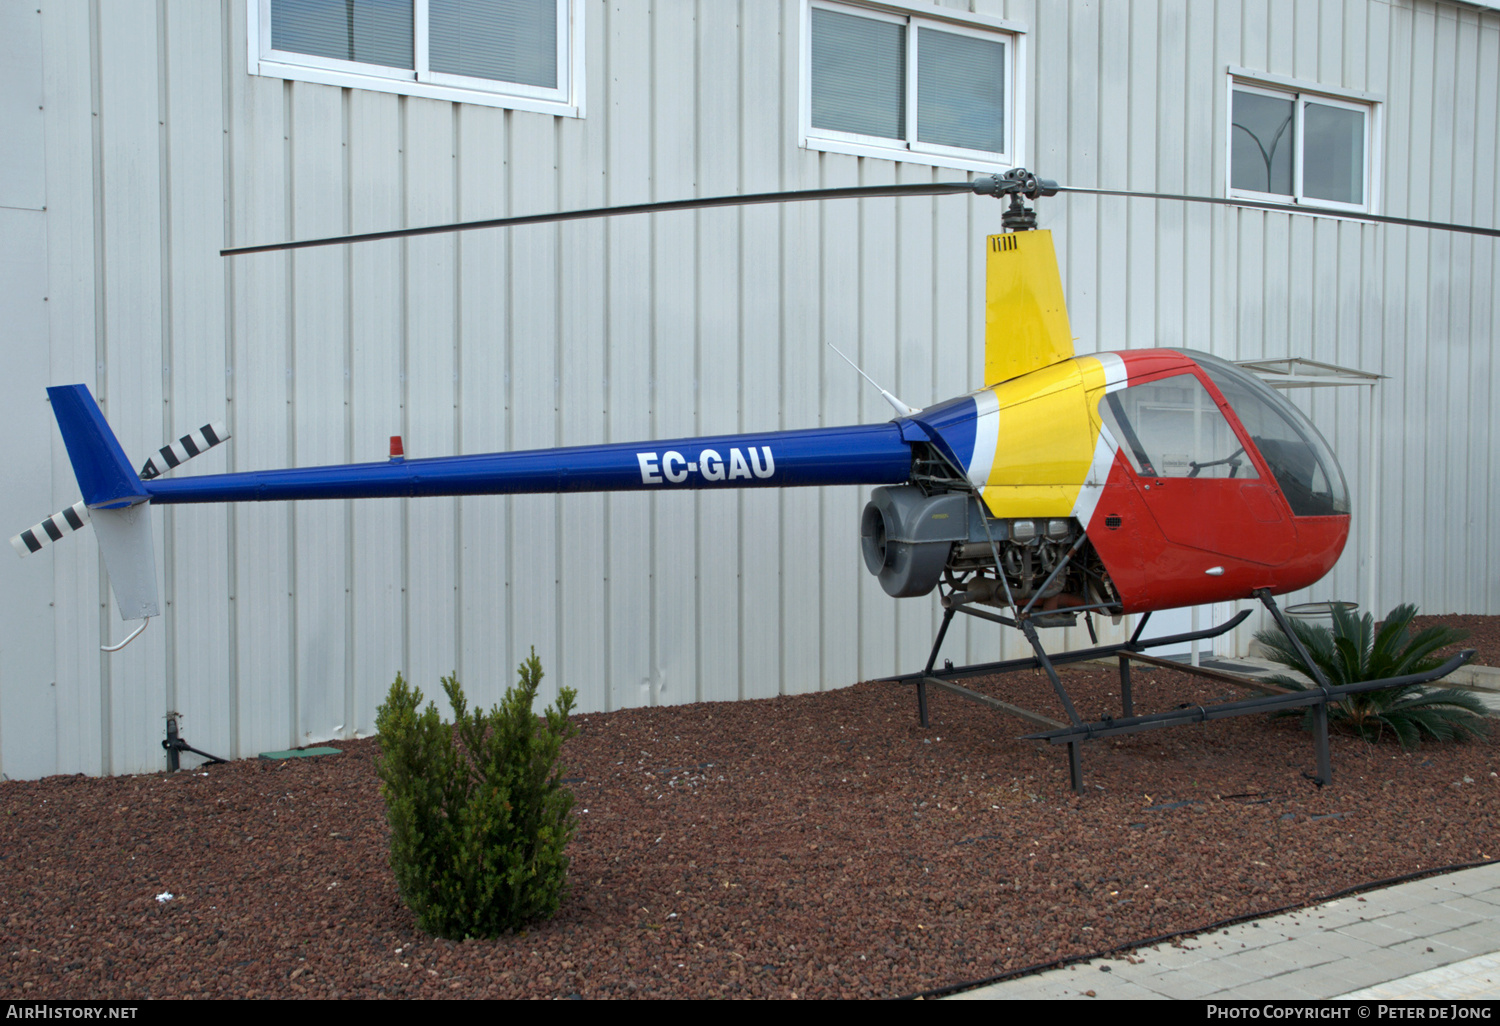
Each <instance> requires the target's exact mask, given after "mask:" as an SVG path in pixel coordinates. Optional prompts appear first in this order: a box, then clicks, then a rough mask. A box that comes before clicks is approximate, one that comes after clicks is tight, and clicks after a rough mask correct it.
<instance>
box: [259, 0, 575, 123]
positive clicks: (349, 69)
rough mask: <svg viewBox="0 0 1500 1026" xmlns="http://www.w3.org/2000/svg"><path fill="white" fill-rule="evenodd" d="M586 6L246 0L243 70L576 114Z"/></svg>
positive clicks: (565, 0)
mask: <svg viewBox="0 0 1500 1026" xmlns="http://www.w3.org/2000/svg"><path fill="white" fill-rule="evenodd" d="M583 6H584V5H583V0H250V3H249V10H250V69H251V71H252V73H254V74H258V75H269V76H274V77H278V78H291V79H298V80H301V81H307V82H323V83H326V84H329V85H338V86H347V87H352V88H359V89H375V90H379V91H382V92H394V93H405V94H407V95H410V96H428V97H432V98H435V99H442V100H458V101H462V102H466V103H478V104H483V105H486V106H491V107H514V108H518V109H521V110H534V111H540V112H543V113H551V114H567V115H573V116H581V115H582V113H583V110H582V93H583V78H582V75H581V70H580V68H579V67H578V65H579V64H580V63H581V62H580V61H579V59H578V55H579V54H581V53H582V45H581V43H582V39H583Z"/></svg>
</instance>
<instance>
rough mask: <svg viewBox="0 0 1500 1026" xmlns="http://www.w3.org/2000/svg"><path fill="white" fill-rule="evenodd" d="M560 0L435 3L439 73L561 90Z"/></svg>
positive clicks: (432, 21) (434, 51) (434, 61)
mask: <svg viewBox="0 0 1500 1026" xmlns="http://www.w3.org/2000/svg"><path fill="white" fill-rule="evenodd" d="M558 2H559V0H431V3H430V6H429V7H428V19H429V21H428V29H429V31H430V33H431V35H430V36H429V39H430V40H431V42H430V44H429V45H430V51H431V53H430V58H429V59H430V62H431V66H432V70H433V71H441V72H446V73H448V74H450V75H472V76H474V77H476V78H490V79H495V80H496V81H500V82H522V83H525V84H526V85H534V86H543V87H545V88H548V89H555V88H557V85H558V83H557V4H558Z"/></svg>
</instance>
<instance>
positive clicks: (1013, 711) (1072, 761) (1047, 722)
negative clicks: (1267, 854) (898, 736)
mask: <svg viewBox="0 0 1500 1026" xmlns="http://www.w3.org/2000/svg"><path fill="white" fill-rule="evenodd" d="M1255 597H1256V598H1258V599H1259V600H1260V601H1261V602H1262V603H1263V604H1264V605H1265V607H1266V608H1267V609H1268V610H1269V611H1270V613H1271V616H1272V618H1273V619H1275V621H1276V623H1277V625H1278V626H1279V627H1280V628H1281V630H1282V632H1283V633H1284V634H1286V636H1287V637H1288V638H1289V639H1291V642H1292V644H1293V645H1294V646H1295V647H1296V648H1297V650H1298V651H1299V652H1300V653H1301V654H1302V657H1303V660H1304V661H1305V662H1306V663H1307V664H1308V665H1310V666H1314V669H1315V671H1316V665H1315V664H1314V663H1313V662H1312V660H1311V659H1309V658H1308V656H1307V652H1306V650H1305V649H1304V648H1303V646H1302V641H1301V639H1300V638H1298V637H1297V635H1296V634H1295V633H1294V632H1293V631H1292V629H1291V627H1290V625H1288V623H1287V622H1286V619H1285V617H1284V616H1283V615H1282V612H1281V610H1280V609H1279V608H1278V607H1277V605H1276V602H1275V600H1274V599H1272V598H1271V594H1270V592H1269V591H1267V590H1265V589H1259V590H1257V591H1256V592H1255ZM954 613H964V614H966V615H968V616H974V617H978V618H979V619H981V620H988V621H990V622H992V623H998V624H1001V625H1003V626H1006V627H1014V628H1016V629H1017V630H1020V631H1021V632H1022V633H1023V634H1025V635H1026V640H1027V641H1028V642H1029V643H1030V644H1031V647H1032V650H1033V651H1034V652H1035V653H1036V655H1034V656H1033V657H1031V658H1029V659H1008V660H1004V661H1002V662H996V663H976V664H974V665H970V666H954V665H953V663H952V662H951V661H945V662H944V665H943V667H942V669H937V668H936V665H937V658H938V652H939V651H940V650H941V648H942V647H943V638H944V637H945V636H946V635H947V633H948V625H949V624H951V623H952V622H953V614H954ZM1249 615H1250V610H1248V609H1246V610H1242V611H1241V612H1240V613H1239V614H1237V615H1236V616H1234V617H1233V618H1231V619H1229V620H1227V621H1225V622H1224V623H1222V624H1220V625H1219V626H1217V627H1211V628H1209V629H1208V630H1203V631H1194V632H1192V633H1189V634H1174V635H1171V636H1170V637H1165V638H1151V639H1149V640H1146V641H1142V640H1141V631H1143V630H1144V629H1145V627H1146V624H1147V622H1148V621H1149V620H1150V618H1151V614H1150V613H1146V614H1145V615H1144V616H1142V617H1141V621H1140V623H1139V624H1137V625H1136V629H1135V633H1134V634H1133V635H1132V636H1131V638H1130V640H1129V641H1126V642H1122V643H1120V644H1116V645H1100V646H1098V647H1095V648H1089V649H1083V650H1080V651H1077V652H1060V653H1058V654H1057V655H1049V654H1048V653H1047V651H1046V650H1045V649H1044V648H1043V647H1042V642H1041V639H1040V638H1038V637H1037V633H1036V627H1035V626H1034V625H1033V624H1032V622H1031V620H1030V619H1029V618H1024V619H1012V618H1010V617H1007V616H1000V615H998V614H996V613H991V612H988V611H985V610H981V609H975V608H974V607H973V606H971V605H969V604H967V603H962V602H956V603H952V604H950V605H948V607H947V608H946V609H945V610H944V611H943V622H942V624H941V626H939V627H938V632H937V637H936V639H934V641H933V643H932V651H931V653H929V655H928V657H927V666H926V668H925V669H923V670H922V671H921V672H920V673H907V674H902V675H901V676H897V677H885V678H882V682H883V683H892V684H912V683H914V684H916V686H917V715H918V717H919V718H920V720H921V723H922V726H923V727H926V726H927V725H928V719H927V686H928V685H929V684H931V685H932V686H934V687H939V688H942V689H943V690H945V691H948V692H950V693H952V694H955V695H958V696H959V697H960V698H964V699H967V700H968V701H971V702H976V703H978V704H980V705H983V706H985V707H986V708H989V709H991V710H993V711H995V712H1001V713H1006V714H1008V715H1011V716H1018V717H1020V718H1021V719H1023V720H1026V721H1027V722H1028V723H1034V724H1036V725H1037V726H1039V727H1043V728H1046V729H1044V730H1042V731H1041V732H1039V733H1035V734H1027V735H1025V737H1024V738H1023V740H1029V741H1046V742H1048V743H1050V744H1054V745H1062V744H1065V745H1067V746H1068V782H1069V784H1070V786H1071V787H1072V788H1073V790H1074V791H1076V792H1077V793H1079V794H1082V793H1083V765H1082V752H1081V745H1082V743H1083V742H1084V741H1092V740H1096V739H1098V738H1104V737H1116V736H1119V735H1121V734H1138V733H1140V732H1142V731H1146V730H1155V729H1158V728H1161V727H1175V726H1178V725H1180V724H1185V723H1204V722H1207V721H1208V720H1218V719H1226V718H1228V717H1231V716H1247V715H1250V714H1253V713H1266V712H1275V711H1278V710H1281V709H1297V708H1302V707H1305V706H1312V707H1313V708H1314V713H1315V716H1314V721H1315V722H1314V726H1313V739H1314V747H1315V749H1316V754H1317V760H1318V770H1317V775H1316V776H1313V777H1312V778H1311V779H1312V780H1313V782H1314V783H1316V784H1317V785H1318V786H1319V787H1322V786H1323V785H1325V784H1330V783H1332V782H1333V766H1332V760H1331V757H1330V755H1329V749H1328V703H1329V702H1330V701H1332V702H1337V701H1339V700H1340V699H1342V698H1343V697H1344V696H1345V695H1352V694H1358V693H1359V692H1362V691H1376V690H1379V689H1380V688H1389V687H1401V686H1404V685H1408V684H1428V683H1431V682H1432V681H1435V680H1438V679H1440V678H1442V677H1446V676H1447V675H1448V674H1450V673H1452V672H1453V671H1454V670H1456V669H1458V668H1459V667H1460V666H1462V665H1463V664H1464V663H1466V662H1468V661H1469V660H1470V659H1472V658H1473V657H1474V652H1475V650H1474V649H1465V650H1463V651H1462V652H1460V653H1459V654H1458V655H1456V656H1454V657H1453V658H1452V659H1449V660H1448V661H1447V662H1445V663H1444V664H1443V665H1442V666H1439V667H1437V668H1436V669H1433V670H1429V671H1427V672H1425V673H1416V674H1409V675H1407V676H1404V677H1391V678H1387V679H1384V680H1375V681H1366V682H1363V683H1360V684H1348V685H1345V686H1343V687H1338V688H1334V687H1329V685H1328V681H1327V680H1325V679H1324V678H1323V675H1322V673H1321V672H1320V671H1319V672H1316V676H1317V680H1316V681H1315V682H1314V683H1315V685H1316V686H1315V687H1313V688H1310V689H1308V690H1306V691H1294V690H1289V689H1287V688H1282V687H1278V686H1276V685H1274V684H1268V683H1266V682H1265V681H1260V680H1256V679H1255V678H1253V677H1245V676H1241V675H1239V674H1234V673H1225V672H1223V671H1221V670H1211V669H1208V668H1206V667H1202V666H1187V665H1184V664H1180V663H1175V662H1171V661H1169V660H1165V659H1158V658H1156V657H1154V656H1149V655H1146V654H1145V651H1146V650H1147V649H1151V648H1160V647H1161V646H1163V645H1176V644H1181V643H1183V642H1188V641H1206V640H1208V639H1210V638H1217V637H1219V636H1220V635H1221V634H1225V633H1227V632H1229V631H1231V630H1233V629H1234V628H1236V627H1238V626H1239V625H1240V624H1241V623H1243V622H1244V621H1245V618H1246V617H1248V616H1249ZM1090 634H1092V629H1091V630H1090ZM1110 656H1118V658H1119V660H1120V696H1121V706H1122V709H1121V712H1122V717H1121V718H1120V719H1113V718H1110V717H1105V718H1104V719H1102V720H1099V721H1098V722H1095V723H1084V722H1083V721H1082V720H1081V719H1080V718H1079V716H1078V711H1077V709H1076V708H1075V707H1074V705H1073V700H1072V698H1071V697H1070V696H1069V695H1068V691H1067V689H1066V688H1065V687H1063V683H1062V680H1061V679H1060V678H1059V677H1058V675H1057V669H1056V668H1057V667H1058V666H1063V665H1066V664H1068V663H1079V662H1087V661H1089V660H1092V659H1107V658H1109V657H1110ZM1132 662H1138V663H1147V664H1150V665H1153V666H1165V667H1170V668H1171V669H1174V670H1179V671H1182V672H1184V673H1191V674H1194V675H1195V676H1200V677H1207V678H1209V679H1211V680H1215V681H1220V682H1222V683H1226V684H1233V685H1235V686H1236V687H1244V688H1249V689H1251V690H1255V691H1259V692H1261V693H1262V697H1259V698H1250V699H1245V700H1243V701H1239V702H1221V703H1218V704H1215V705H1206V706H1204V705H1197V706H1190V707H1188V708H1185V709H1174V710H1173V711H1171V712H1165V713H1153V714H1151V715H1148V716H1136V715H1135V705H1134V701H1133V699H1132V696H1131V689H1130V664H1131V663H1132ZM1029 669H1041V670H1044V671H1045V672H1046V674H1047V679H1048V680H1049V681H1050V682H1051V683H1052V689H1053V691H1054V692H1056V694H1057V698H1058V701H1059V702H1061V704H1062V707H1063V709H1064V710H1065V711H1066V712H1067V715H1068V722H1067V723H1063V722H1061V721H1059V720H1055V719H1053V718H1051V717H1050V716H1044V715H1042V714H1041V713H1038V712H1033V711H1031V710H1029V709H1023V708H1021V707H1020V706H1016V705H1011V704H1010V703H1009V702H1002V701H1000V700H999V699H997V698H991V697H990V696H988V695H981V694H979V693H978V692H976V691H972V690H970V689H969V688H966V687H964V686H963V685H961V684H957V683H955V682H956V681H959V680H964V679H967V678H973V677H985V676H990V675H992V674H996V673H1005V672H1008V671H1010V670H1029Z"/></svg>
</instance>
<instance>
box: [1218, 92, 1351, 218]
mask: <svg viewBox="0 0 1500 1026" xmlns="http://www.w3.org/2000/svg"><path fill="white" fill-rule="evenodd" d="M1229 103H1230V117H1229V195H1230V196H1231V197H1243V198H1248V199H1259V200H1270V201H1272V202H1276V201H1280V202H1287V203H1301V204H1306V205H1308V206H1313V207H1326V208H1329V209H1332V210H1347V211H1355V212H1370V211H1373V210H1374V209H1375V204H1374V200H1373V195H1374V191H1375V190H1374V182H1373V164H1374V162H1373V161H1372V160H1371V156H1370V155H1371V153H1372V152H1373V145H1372V144H1373V138H1374V135H1375V111H1376V104H1375V103H1373V102H1370V101H1365V100H1360V99H1355V98H1342V97H1335V96H1330V95H1327V94H1325V93H1318V92H1307V91H1303V90H1301V89H1292V88H1278V87H1276V86H1274V85H1268V84H1265V83H1263V82H1255V83H1249V82H1244V81H1240V80H1238V79H1236V78H1232V79H1231V84H1230V90H1229Z"/></svg>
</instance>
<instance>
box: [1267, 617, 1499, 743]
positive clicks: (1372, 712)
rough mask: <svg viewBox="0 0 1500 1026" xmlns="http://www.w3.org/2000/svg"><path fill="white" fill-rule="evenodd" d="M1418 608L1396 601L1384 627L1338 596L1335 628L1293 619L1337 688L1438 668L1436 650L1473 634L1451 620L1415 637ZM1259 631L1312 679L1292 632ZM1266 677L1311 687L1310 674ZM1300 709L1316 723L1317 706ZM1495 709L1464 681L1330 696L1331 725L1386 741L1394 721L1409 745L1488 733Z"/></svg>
mask: <svg viewBox="0 0 1500 1026" xmlns="http://www.w3.org/2000/svg"><path fill="white" fill-rule="evenodd" d="M1416 615H1417V607H1416V606H1414V605H1403V606H1397V607H1396V608H1395V609H1393V610H1391V611H1390V613H1389V614H1388V615H1387V616H1386V618H1385V622H1384V623H1382V624H1381V625H1380V629H1379V630H1378V631H1377V630H1376V629H1375V621H1374V617H1372V616H1371V615H1370V614H1369V613H1366V614H1365V615H1364V616H1363V617H1356V616H1354V615H1353V614H1352V613H1350V612H1349V611H1348V610H1347V609H1345V608H1343V607H1342V606H1340V605H1337V604H1336V605H1334V607H1333V629H1332V630H1329V629H1328V628H1327V627H1314V626H1312V625H1311V624H1306V623H1302V622H1300V621H1297V620H1292V621H1290V622H1291V625H1292V630H1294V631H1296V632H1297V637H1298V638H1299V639H1301V641H1302V645H1303V647H1304V648H1306V649H1307V654H1308V655H1309V656H1311V657H1312V661H1313V662H1314V663H1316V664H1317V666H1318V668H1319V669H1320V670H1322V671H1323V676H1324V677H1325V678H1326V679H1327V681H1328V684H1329V686H1330V687H1335V688H1336V687H1341V686H1342V685H1345V684H1358V683H1361V682H1363V681H1367V680H1383V679H1385V678H1387V677H1404V676H1406V675H1408V674H1413V673H1421V672H1423V671H1425V670H1430V669H1433V668H1434V667H1437V666H1439V665H1441V664H1442V663H1443V660H1442V659H1441V658H1440V657H1438V656H1435V655H1433V653H1434V652H1436V651H1438V650H1439V649H1442V648H1445V647H1447V646H1448V645H1451V644H1453V643H1455V642H1458V641H1462V640H1464V639H1465V638H1467V637H1468V636H1469V632H1468V631H1464V630H1457V629H1455V628H1452V627H1429V628H1427V629H1426V630H1424V631H1421V632H1420V633H1418V634H1417V635H1416V636H1415V637H1410V636H1409V634H1410V631H1409V628H1410V626H1411V621H1412V618H1413V617H1414V616H1416ZM1255 638H1256V640H1257V641H1259V642H1261V643H1262V644H1263V645H1265V646H1266V647H1267V648H1269V649H1270V650H1271V658H1272V659H1273V660H1275V661H1276V662H1278V663H1280V664H1281V665H1283V666H1288V667H1290V668H1292V669H1293V670H1296V671H1297V672H1298V673H1300V674H1302V675H1303V676H1305V677H1306V678H1308V680H1316V679H1317V678H1316V676H1315V675H1314V674H1313V672H1312V668H1311V667H1310V666H1309V665H1308V664H1307V663H1306V662H1304V661H1303V659H1302V657H1301V655H1299V654H1298V652H1297V649H1296V647H1295V646H1294V645H1293V644H1292V642H1291V639H1289V638H1288V637H1287V636H1286V635H1285V634H1283V633H1282V632H1281V631H1280V630H1275V629H1273V630H1264V631H1259V632H1258V633H1257V634H1256V635H1255ZM1267 679H1268V680H1271V681H1273V682H1275V683H1277V684H1280V685H1282V686H1283V687H1288V688H1292V689H1293V690H1296V691H1302V690H1305V689H1306V687H1307V685H1306V684H1305V683H1304V682H1303V681H1299V680H1297V679H1295V678H1293V677H1288V676H1286V675H1285V674H1278V675H1276V676H1273V677H1269V678H1267ZM1297 714H1298V711H1297V710H1292V711H1291V712H1290V713H1287V714H1285V715H1297ZM1301 715H1302V716H1303V725H1304V726H1307V727H1309V728H1311V726H1312V723H1313V716H1314V711H1313V710H1312V709H1307V710H1306V711H1305V712H1302V714H1301ZM1488 715H1489V713H1488V710H1487V709H1486V708H1485V706H1484V703H1483V702H1481V701H1480V700H1479V699H1478V697H1476V696H1475V695H1474V694H1473V692H1470V691H1462V690H1459V689H1457V688H1445V689H1443V690H1436V691H1435V690H1432V689H1429V688H1425V687H1422V686H1420V685H1417V684H1407V685H1405V686H1403V687H1394V688H1382V689H1381V690H1379V691H1364V692H1360V693H1358V694H1353V695H1346V696H1345V697H1344V698H1343V699H1342V700H1341V701H1338V702H1329V703H1328V723H1329V725H1330V726H1335V725H1342V726H1344V727H1347V728H1348V729H1350V730H1352V731H1353V732H1354V733H1356V734H1358V735H1359V736H1360V737H1362V738H1364V739H1365V740H1366V741H1370V742H1375V741H1379V740H1380V738H1381V737H1382V736H1383V735H1384V734H1385V732H1386V730H1387V729H1389V730H1390V732H1391V734H1392V735H1393V736H1394V737H1395V738H1396V740H1397V741H1399V742H1401V747H1402V748H1405V749H1412V748H1415V747H1417V745H1418V744H1419V743H1420V741H1421V738H1422V735H1424V734H1425V735H1427V736H1428V737H1429V738H1431V739H1432V740H1434V741H1448V740H1451V739H1455V738H1457V739H1463V738H1467V737H1471V736H1473V737H1477V736H1479V735H1482V734H1484V733H1485V731H1486V730H1487V729H1488V727H1489V723H1488V721H1487V720H1486V717H1487V716H1488Z"/></svg>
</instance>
